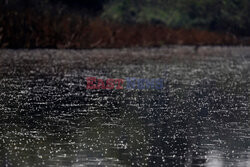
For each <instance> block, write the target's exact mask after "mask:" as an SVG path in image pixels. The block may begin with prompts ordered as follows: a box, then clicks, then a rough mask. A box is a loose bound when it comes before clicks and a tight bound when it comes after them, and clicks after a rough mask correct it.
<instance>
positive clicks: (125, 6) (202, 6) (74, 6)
mask: <svg viewBox="0 0 250 167" xmlns="http://www.w3.org/2000/svg"><path fill="white" fill-rule="evenodd" d="M1 3H2V4H4V5H5V6H8V7H12V8H17V9H19V10H20V9H23V8H36V9H37V10H38V11H39V10H41V11H42V12H44V11H57V12H65V11H68V12H72V11H74V12H78V13H81V14H82V15H85V16H90V17H93V16H98V17H101V18H102V19H106V20H109V21H114V22H120V23H125V24H133V23H148V24H152V23H153V24H163V25H166V26H168V27H170V28H188V29H190V28H199V29H205V30H212V31H214V30H215V31H223V32H225V31H226V32H231V33H234V34H237V35H242V36H246V35H250V32H249V31H248V30H249V29H250V1H249V0H43V1H34V0H1Z"/></svg>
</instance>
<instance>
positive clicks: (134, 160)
mask: <svg viewBox="0 0 250 167" xmlns="http://www.w3.org/2000/svg"><path fill="white" fill-rule="evenodd" d="M249 70H250V48H212V47H207V48H201V49H200V50H198V52H195V51H193V48H192V47H183V48H179V47H174V48H161V49H134V50H126V49H124V50H94V51H73V50H61V51H56V50H42V51H39V50H33V51H27V50H26V51H25V50H24V51H22V50H19V51H11V50H1V51H0V95H1V96H0V129H1V130H0V166H8V167H18V166H23V167H28V166H32V167H33V166H60V167H61V166H75V167H78V166H98V165H99V166H157V167H158V166H206V167H222V166H232V167H234V166H239V167H249V166H250V125H249V119H250V117H249V112H250V111H249V102H250V101H249V92H250V91H249V88H250V85H249V82H250V75H249ZM89 76H92V77H93V76H95V77H98V78H104V79H105V78H125V77H138V78H163V79H164V88H163V89H162V90H127V89H124V90H86V81H85V78H86V77H89Z"/></svg>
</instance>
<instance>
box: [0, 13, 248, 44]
mask: <svg viewBox="0 0 250 167" xmlns="http://www.w3.org/2000/svg"><path fill="white" fill-rule="evenodd" d="M0 22H1V26H0V48H13V49H15V48H28V49H31V48H58V49H62V48H67V49H68V48H74V49H92V48H124V47H159V46H165V45H198V46H200V45H227V46H232V45H250V39H249V38H242V37H238V36H236V35H234V34H230V33H222V32H211V31H206V30H199V29H173V28H169V27H167V26H164V25H155V24H132V25H130V24H121V23H114V22H108V21H104V20H102V19H100V18H95V19H93V18H92V19H87V18H84V17H82V16H79V15H75V14H72V15H70V14H64V15H55V16H54V15H52V13H49V14H43V15H37V14H36V12H34V11H26V12H22V13H17V12H15V11H7V12H6V13H5V14H4V15H2V16H1V17H0Z"/></svg>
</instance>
